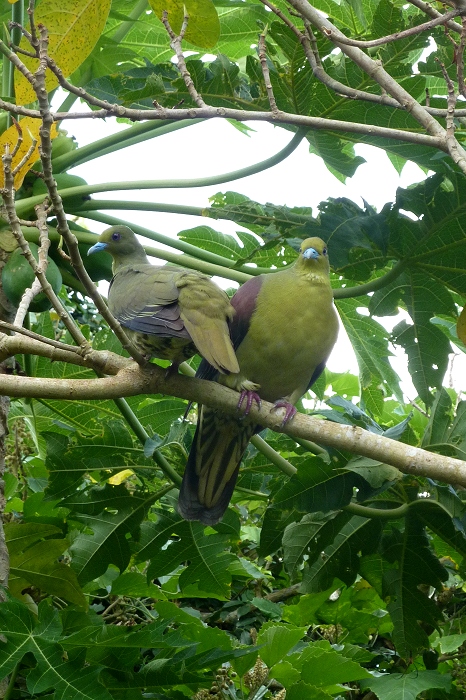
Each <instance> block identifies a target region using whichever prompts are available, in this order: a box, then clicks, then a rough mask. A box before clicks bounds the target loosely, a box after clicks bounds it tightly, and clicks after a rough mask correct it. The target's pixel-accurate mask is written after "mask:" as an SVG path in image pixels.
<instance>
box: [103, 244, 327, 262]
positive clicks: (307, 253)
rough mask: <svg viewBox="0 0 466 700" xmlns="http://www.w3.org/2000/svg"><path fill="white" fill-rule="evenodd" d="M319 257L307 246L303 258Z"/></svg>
mask: <svg viewBox="0 0 466 700" xmlns="http://www.w3.org/2000/svg"><path fill="white" fill-rule="evenodd" d="M94 247H95V246H94ZM318 257H320V253H319V252H317V250H316V249H315V248H306V250H305V251H304V252H303V258H306V260H310V259H311V258H312V259H314V260H315V259H316V258H318Z"/></svg>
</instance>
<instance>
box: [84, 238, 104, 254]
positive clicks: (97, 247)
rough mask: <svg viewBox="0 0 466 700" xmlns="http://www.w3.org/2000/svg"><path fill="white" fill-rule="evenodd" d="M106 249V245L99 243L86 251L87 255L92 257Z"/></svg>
mask: <svg viewBox="0 0 466 700" xmlns="http://www.w3.org/2000/svg"><path fill="white" fill-rule="evenodd" d="M106 248H107V243H102V242H101V241H99V242H98V243H96V244H95V245H93V246H92V248H89V250H88V251H87V254H88V255H92V253H98V252H99V251H101V250H106Z"/></svg>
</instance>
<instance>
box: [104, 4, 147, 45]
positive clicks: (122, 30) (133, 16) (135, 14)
mask: <svg viewBox="0 0 466 700" xmlns="http://www.w3.org/2000/svg"><path fill="white" fill-rule="evenodd" d="M144 10H147V0H139V1H138V2H137V3H136V5H135V6H134V7H133V9H132V10H131V12H130V13H129V14H128V18H129V21H128V22H122V23H121V24H120V26H119V27H118V29H117V30H116V31H115V34H114V35H113V36H112V37H111V38H112V39H113V41H114V42H115V44H120V43H121V42H122V41H123V39H124V38H125V36H126V35H127V34H128V32H129V31H130V30H131V29H132V27H133V24H134V23H135V21H136V20H138V19H139V17H140V16H141V15H142V13H143V12H144Z"/></svg>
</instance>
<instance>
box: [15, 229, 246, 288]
mask: <svg viewBox="0 0 466 700" xmlns="http://www.w3.org/2000/svg"><path fill="white" fill-rule="evenodd" d="M23 233H24V236H25V238H26V240H27V241H33V242H34V243H37V242H38V241H39V233H38V231H37V230H34V229H33V228H31V229H28V228H26V227H25V230H24V232H23ZM73 233H74V235H75V236H76V238H77V239H78V242H79V243H89V245H94V243H95V242H96V236H95V234H93V233H82V232H80V231H73ZM49 235H50V240H51V241H58V240H59V238H60V237H59V235H58V234H57V233H56V231H50V233H49ZM144 249H145V251H146V253H147V254H148V255H151V256H153V257H154V258H160V259H161V260H166V261H167V262H170V263H173V264H174V265H180V266H181V267H188V268H189V269H190V270H199V272H203V273H204V274H206V275H211V276H212V275H218V276H219V277H224V278H225V279H227V280H234V281H235V282H239V283H240V284H242V283H243V282H247V280H248V279H250V278H251V275H249V274H246V273H245V272H240V271H239V270H230V269H228V268H226V267H222V266H221V265H214V264H212V263H208V262H205V261H204V260H196V259H195V258H192V257H191V256H190V255H179V254H178V253H172V252H171V251H169V250H162V249H161V248H152V247H151V246H144Z"/></svg>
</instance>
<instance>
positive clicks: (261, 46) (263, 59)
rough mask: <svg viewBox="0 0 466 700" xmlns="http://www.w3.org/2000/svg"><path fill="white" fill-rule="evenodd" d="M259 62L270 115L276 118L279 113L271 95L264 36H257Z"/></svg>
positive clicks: (271, 88)
mask: <svg viewBox="0 0 466 700" xmlns="http://www.w3.org/2000/svg"><path fill="white" fill-rule="evenodd" d="M259 61H260V64H261V68H262V75H263V78H264V85H265V90H266V92H267V98H268V100H269V105H270V110H271V112H272V114H273V115H275V116H276V115H277V114H278V113H279V109H278V107H277V102H276V100H275V95H274V94H273V87H272V83H271V81H270V71H269V66H268V63H267V49H266V45H265V34H260V35H259Z"/></svg>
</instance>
